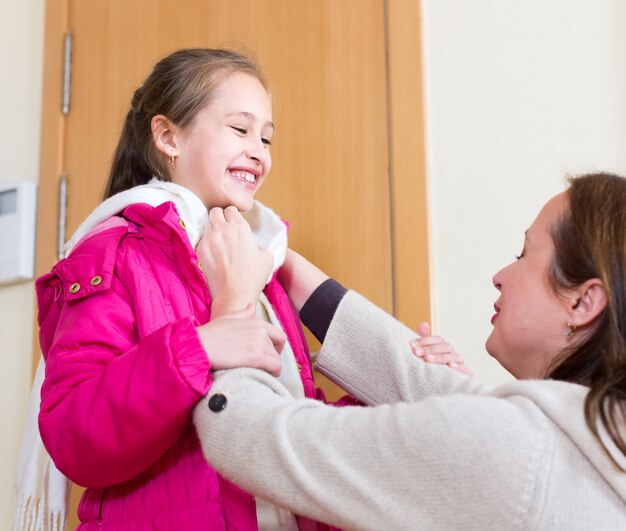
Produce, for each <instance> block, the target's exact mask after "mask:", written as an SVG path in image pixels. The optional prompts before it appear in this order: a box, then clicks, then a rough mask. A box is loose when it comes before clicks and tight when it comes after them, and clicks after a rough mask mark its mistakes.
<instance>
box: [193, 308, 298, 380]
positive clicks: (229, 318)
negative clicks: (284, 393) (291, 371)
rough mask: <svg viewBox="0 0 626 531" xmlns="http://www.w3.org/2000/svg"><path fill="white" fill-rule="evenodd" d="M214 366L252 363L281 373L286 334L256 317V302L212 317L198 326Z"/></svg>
mask: <svg viewBox="0 0 626 531" xmlns="http://www.w3.org/2000/svg"><path fill="white" fill-rule="evenodd" d="M196 330H197V331H198V335H199V336H200V341H201V343H202V346H203V347H204V350H206V352H207V354H208V356H209V359H210V360H211V370H219V369H234V368H237V367H252V368H254V369H263V370H265V371H267V372H269V373H270V374H273V375H274V376H278V375H279V374H280V369H281V363H280V354H279V353H280V352H281V351H282V350H283V347H284V346H285V341H286V336H285V334H284V333H283V332H282V331H281V330H278V329H277V328H275V327H274V326H272V325H271V324H269V323H267V322H265V321H263V320H262V319H260V318H258V317H256V312H255V307H254V304H249V305H248V306H246V308H244V309H243V310H241V311H239V312H235V313H232V314H228V315H224V316H222V317H218V318H216V319H212V320H211V321H209V322H208V323H207V324H205V325H202V326H199V327H198V328H196Z"/></svg>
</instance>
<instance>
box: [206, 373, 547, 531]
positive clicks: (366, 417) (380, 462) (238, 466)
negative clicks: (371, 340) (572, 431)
mask: <svg viewBox="0 0 626 531" xmlns="http://www.w3.org/2000/svg"><path fill="white" fill-rule="evenodd" d="M286 395H287V392H286V390H285V389H284V388H283V387H282V386H281V385H280V383H279V382H277V381H276V380H275V379H273V378H272V377H271V376H269V375H267V374H266V373H263V372H261V371H255V370H252V369H236V370H233V371H226V373H225V374H221V375H219V376H217V377H216V379H215V382H214V385H213V387H212V389H211V395H210V396H208V397H206V398H205V399H203V400H202V401H201V402H199V404H198V405H197V406H196V408H195V410H194V422H195V425H196V429H197V431H198V435H199V438H200V441H201V444H202V448H203V452H204V454H205V457H206V459H207V460H208V461H209V463H210V464H211V465H212V466H214V467H215V468H216V469H217V470H218V471H219V472H220V473H221V474H223V475H224V476H226V477H227V478H229V479H230V480H232V481H234V482H235V483H237V484H238V485H240V486H241V487H242V488H244V489H246V490H248V491H249V492H251V493H253V494H255V495H257V496H261V497H263V498H264V499H266V500H268V501H270V502H272V503H275V504H277V505H281V506H284V507H287V508H288V509H290V510H291V511H293V512H295V513H298V514H303V515H305V516H308V517H311V518H314V519H316V520H319V521H324V522H326V523H329V524H331V525H334V526H338V527H341V528H345V529H372V530H378V529H407V528H409V527H410V528H419V529H453V528H454V529H467V528H472V529H488V528H493V525H494V522H497V524H498V526H499V527H498V528H500V529H522V528H523V522H529V521H533V514H534V513H536V512H537V511H539V510H540V507H541V506H542V504H541V503H540V502H541V499H540V498H541V496H542V495H543V494H542V493H543V492H544V491H545V489H543V488H542V487H541V486H542V485H543V484H545V482H546V481H547V479H546V476H547V470H548V465H549V463H547V461H546V460H548V459H550V458H551V456H552V452H551V450H550V448H551V445H553V437H550V433H551V432H550V431H549V430H546V429H545V424H546V423H545V419H544V418H543V417H542V416H541V414H540V413H539V412H538V410H537V408H536V407H534V405H533V404H532V403H530V402H529V403H525V402H524V401H521V402H523V403H520V402H519V401H517V402H516V401H507V400H504V399H499V398H495V397H491V396H470V395H465V396H463V395H449V396H435V397H431V398H429V399H426V400H422V401H419V402H414V403H397V404H394V405H382V406H378V407H370V408H363V407H344V408H333V407H329V406H326V405H324V404H320V403H319V402H316V401H313V400H293V399H292V398H290V397H288V396H286ZM216 396H217V397H218V398H217V399H215V398H214V397H216ZM212 399H213V401H212ZM216 406H219V407H216ZM214 410H215V411H214ZM251 448H254V451H253V452H251V451H250V449H251ZM542 471H544V472H545V473H542Z"/></svg>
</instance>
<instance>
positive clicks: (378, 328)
mask: <svg viewBox="0 0 626 531" xmlns="http://www.w3.org/2000/svg"><path fill="white" fill-rule="evenodd" d="M415 337H416V335H415V333H414V332H413V331H412V330H410V329H409V328H407V327H406V326H404V325H403V324H402V323H400V322H399V321H397V320H396V319H394V318H393V317H391V316H390V315H389V314H387V313H386V312H384V311H383V310H381V309H380V308H378V307H377V306H375V305H374V304H372V303H371V302H369V301H368V300H367V299H365V298H364V297H362V296H360V295H359V294H357V293H355V292H353V291H351V292H348V293H347V294H346V295H345V296H344V297H343V298H342V299H341V301H340V302H339V305H338V307H337V310H336V312H335V314H334V317H333V319H332V321H331V323H330V327H329V329H328V332H327V334H326V339H325V341H324V344H323V345H322V349H321V351H320V353H319V355H318V357H317V360H316V364H315V367H316V369H317V370H318V371H319V372H321V373H322V374H324V375H325V376H327V377H328V378H329V379H331V380H332V381H333V382H335V383H336V384H337V385H339V386H340V387H341V388H343V389H345V390H346V391H347V392H348V393H350V395H352V396H354V397H355V398H357V399H359V400H360V401H362V402H364V403H365V404H367V405H377V404H390V403H394V402H399V401H414V400H419V399H420V398H424V397H426V396H430V395H433V394H449V393H455V392H457V393H474V394H478V393H485V392H488V391H489V390H491V387H490V386H488V385H487V384H485V383H484V382H483V381H482V380H480V379H478V378H474V377H469V376H467V375H464V374H461V373H459V372H457V371H455V370H452V369H450V368H449V367H447V366H445V365H436V364H432V363H426V362H424V361H423V360H422V359H419V358H417V357H415V356H413V354H412V353H411V350H410V347H409V341H410V340H411V339H413V338H415Z"/></svg>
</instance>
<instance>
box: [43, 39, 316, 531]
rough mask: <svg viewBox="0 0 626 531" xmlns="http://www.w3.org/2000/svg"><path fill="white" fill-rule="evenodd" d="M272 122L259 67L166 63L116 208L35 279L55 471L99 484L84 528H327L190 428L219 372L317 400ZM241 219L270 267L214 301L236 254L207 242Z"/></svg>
mask: <svg viewBox="0 0 626 531" xmlns="http://www.w3.org/2000/svg"><path fill="white" fill-rule="evenodd" d="M273 131H274V125H273V123H272V106H271V98H270V95H269V94H268V90H267V88H266V84H265V81H264V79H263V77H262V75H261V73H260V71H259V69H258V67H257V66H256V65H255V64H254V63H253V62H252V61H251V60H250V59H248V58H246V57H244V56H242V55H240V54H237V53H234V52H231V51H226V50H210V49H188V50H180V51H177V52H175V53H173V54H171V55H169V56H168V57H165V58H164V59H162V60H161V61H160V62H159V63H157V64H156V66H155V67H154V70H153V71H152V73H151V74H150V75H149V76H148V78H147V79H146V80H145V82H144V83H143V85H142V86H141V87H140V88H139V89H137V90H136V92H135V94H134V96H133V98H132V103H131V108H130V110H129V111H128V115H127V117H126V121H125V124H124V128H123V131H122V135H121V138H120V140H119V143H118V146H117V149H116V152H115V156H114V160H113V164H112V168H111V172H110V176H109V180H108V183H107V185H106V191H105V201H104V202H103V203H101V204H100V205H99V206H98V207H97V208H96V209H95V211H94V212H93V213H92V214H91V215H90V216H89V217H88V218H87V219H86V220H85V222H84V223H83V224H82V225H81V226H80V227H79V229H78V230H77V232H76V233H75V234H74V236H73V237H72V239H71V240H70V242H69V243H68V246H67V253H68V254H67V258H65V259H63V260H61V261H60V262H59V263H58V264H56V265H55V266H54V268H53V269H52V271H51V272H50V273H48V274H47V275H44V276H43V277H41V278H40V279H38V281H37V286H36V287H37V296H38V308H39V315H38V321H39V325H40V342H41V347H42V351H43V354H44V357H45V360H46V376H45V381H44V383H43V387H42V401H41V409H40V414H39V427H40V432H41V436H42V439H43V441H44V444H45V447H46V449H47V450H48V452H49V453H50V455H51V456H52V458H53V460H54V463H55V464H56V466H57V467H58V468H59V470H61V472H63V473H64V474H65V475H66V476H67V477H68V478H70V479H71V480H72V481H74V482H76V483H78V484H80V485H83V486H85V487H87V490H86V491H85V493H84V495H83V497H82V499H81V503H80V506H79V510H78V512H79V518H80V520H81V524H80V527H79V528H80V529H83V530H85V529H96V528H98V529H100V528H104V529H133V530H137V529H151V530H154V529H164V530H165V529H167V530H172V529H185V530H190V529H226V528H229V529H256V528H257V527H260V528H280V529H298V528H303V527H306V528H307V529H316V528H318V527H317V524H315V523H314V522H312V521H309V520H307V519H306V518H301V517H298V516H296V515H294V514H293V513H291V512H289V511H287V510H284V509H280V508H278V507H275V506H273V505H270V504H268V503H264V502H262V501H261V500H256V502H255V499H254V498H253V497H252V496H251V495H249V494H247V493H245V492H243V491H242V490H240V489H239V488H238V487H236V486H235V485H233V484H231V483H230V482H228V481H227V480H225V479H224V478H223V477H221V476H219V475H218V474H217V473H216V472H215V470H213V468H211V467H210V466H209V465H208V464H207V463H206V461H205V460H204V458H203V456H202V452H201V450H200V445H199V442H198V438H197V435H196V432H195V430H194V428H193V426H192V424H191V422H190V416H191V410H192V408H193V406H194V405H195V404H196V403H197V402H198V400H200V398H202V397H203V396H204V395H205V394H206V393H207V392H208V390H209V387H210V386H211V382H212V371H213V370H216V369H223V368H227V367H233V366H251V367H257V368H262V369H265V370H267V371H269V372H271V373H273V374H276V375H278V374H280V378H281V380H282V381H283V383H284V384H285V386H286V387H287V388H288V389H290V392H292V393H293V396H295V397H302V398H303V397H315V396H316V390H315V387H314V382H313V378H312V371H311V366H310V362H309V353H308V350H307V346H306V343H305V341H304V337H303V334H302V330H301V328H300V326H299V321H298V318H297V314H296V313H295V311H294V309H293V306H292V305H291V303H290V301H289V299H288V297H287V295H286V293H285V291H284V290H283V288H282V286H281V285H280V283H279V282H278V281H277V280H276V272H277V270H278V268H279V267H280V266H281V265H282V263H283V261H284V258H285V253H286V249H287V233H286V228H285V225H284V224H283V222H282V221H281V220H280V219H279V218H278V217H277V216H276V215H275V214H274V213H273V212H272V211H271V210H269V209H268V208H266V207H264V206H263V205H261V204H260V203H258V202H255V201H254V195H255V194H256V192H257V191H258V190H259V188H260V187H261V185H262V184H263V182H264V180H265V178H266V177H267V174H268V173H269V171H270V168H271V162H272V160H271V155H270V142H271V138H272V134H273ZM214 207H221V208H224V209H225V210H224V211H222V210H221V209H218V210H214V211H213V212H211V209H212V208H214ZM238 211H241V212H242V213H245V215H246V221H243V220H240V218H239V217H238V218H237V220H239V221H238V222H236V223H228V226H229V228H230V229H231V231H232V232H233V233H234V235H235V237H239V238H240V239H241V240H242V241H247V242H248V243H249V245H248V247H247V248H246V247H245V245H244V247H243V248H244V249H248V251H249V253H250V254H249V258H250V259H249V261H248V266H249V267H250V268H254V267H256V265H257V264H261V265H263V268H264V270H265V266H266V265H267V266H268V268H267V269H268V270H270V271H271V273H270V274H269V276H267V277H266V278H264V279H257V278H256V277H257V276H258V275H256V276H255V275H242V276H241V277H240V278H238V279H237V285H238V286H239V288H240V289H236V290H233V291H232V292H231V293H230V294H229V296H228V298H227V299H220V298H219V297H213V296H212V294H213V293H219V292H221V291H223V290H219V289H218V288H219V286H220V284H222V283H223V282H224V279H223V278H220V277H219V276H213V277H212V278H205V276H204V275H203V272H202V269H203V268H202V264H203V263H207V264H211V263H212V262H214V261H220V263H222V264H223V265H224V266H225V268H226V270H227V274H228V262H229V260H230V259H231V257H229V256H228V255H227V254H224V253H222V254H216V248H215V247H214V246H213V247H211V246H210V245H209V244H207V243H206V241H205V239H204V237H203V234H205V233H207V232H209V231H210V230H211V227H213V226H218V227H219V226H221V225H224V224H225V223H227V222H229V220H230V218H232V216H233V214H234V213H237V212H238ZM237 215H238V214H237ZM250 231H252V236H253V238H254V239H252V238H250V239H249V240H248V239H246V237H247V236H249V235H250ZM250 242H252V243H250ZM257 246H258V248H261V249H263V252H262V253H260V254H259V252H258V248H257ZM243 252H244V253H245V251H243ZM262 262H265V264H262ZM251 292H254V293H260V295H259V296H258V297H256V295H255V296H254V297H248V295H247V294H248V293H251ZM237 310H238V311H239V313H236V314H235V315H234V316H233V315H229V316H224V314H225V313H230V314H232V312H233V311H237ZM220 316H222V317H220ZM277 351H278V352H280V353H281V354H280V356H279V354H278V352H277ZM250 451H251V452H254V448H252V447H251V448H250ZM320 528H322V526H320Z"/></svg>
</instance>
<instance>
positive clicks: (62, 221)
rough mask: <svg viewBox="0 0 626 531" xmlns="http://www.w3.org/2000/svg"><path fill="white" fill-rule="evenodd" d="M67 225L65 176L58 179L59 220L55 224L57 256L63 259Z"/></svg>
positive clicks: (63, 174) (62, 175)
mask: <svg viewBox="0 0 626 531" xmlns="http://www.w3.org/2000/svg"><path fill="white" fill-rule="evenodd" d="M66 223H67V175H66V174H65V173H62V174H61V176H60V177H59V219H58V223H57V256H58V258H59V260H61V258H63V255H64V254H65V253H64V249H63V247H65V231H66V229H65V226H66Z"/></svg>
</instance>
